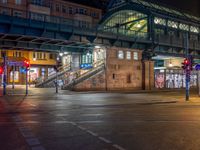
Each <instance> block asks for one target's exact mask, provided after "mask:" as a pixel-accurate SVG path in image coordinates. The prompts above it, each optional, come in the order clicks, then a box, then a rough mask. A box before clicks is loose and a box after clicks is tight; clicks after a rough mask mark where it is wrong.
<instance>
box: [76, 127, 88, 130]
mask: <svg viewBox="0 0 200 150" xmlns="http://www.w3.org/2000/svg"><path fill="white" fill-rule="evenodd" d="M77 127H78V128H79V129H81V130H86V128H84V127H82V126H77Z"/></svg>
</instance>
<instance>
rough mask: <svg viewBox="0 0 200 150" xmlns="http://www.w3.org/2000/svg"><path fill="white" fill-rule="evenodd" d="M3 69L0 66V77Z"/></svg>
mask: <svg viewBox="0 0 200 150" xmlns="http://www.w3.org/2000/svg"><path fill="white" fill-rule="evenodd" d="M3 71H4V70H3V67H2V66H0V75H2V74H3Z"/></svg>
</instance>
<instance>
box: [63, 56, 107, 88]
mask: <svg viewBox="0 0 200 150" xmlns="http://www.w3.org/2000/svg"><path fill="white" fill-rule="evenodd" d="M104 62H105V61H104V60H100V61H98V62H95V63H93V68H91V69H87V67H84V68H82V69H79V70H77V71H75V72H72V73H71V74H69V75H67V77H65V79H64V83H65V82H66V80H69V77H73V78H72V79H71V81H69V82H67V84H64V86H63V87H65V86H66V85H68V84H71V83H73V82H74V81H75V80H77V79H78V78H80V77H83V76H85V75H87V74H88V73H89V72H91V71H94V70H97V69H98V68H99V67H101V66H104V65H105V63H104ZM85 69H86V70H85ZM83 70H84V72H83Z"/></svg>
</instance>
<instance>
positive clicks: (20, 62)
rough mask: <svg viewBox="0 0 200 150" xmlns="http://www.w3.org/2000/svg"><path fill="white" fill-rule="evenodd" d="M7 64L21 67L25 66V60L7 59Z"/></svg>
mask: <svg viewBox="0 0 200 150" xmlns="http://www.w3.org/2000/svg"><path fill="white" fill-rule="evenodd" d="M7 65H8V66H19V67H23V66H24V62H23V61H7Z"/></svg>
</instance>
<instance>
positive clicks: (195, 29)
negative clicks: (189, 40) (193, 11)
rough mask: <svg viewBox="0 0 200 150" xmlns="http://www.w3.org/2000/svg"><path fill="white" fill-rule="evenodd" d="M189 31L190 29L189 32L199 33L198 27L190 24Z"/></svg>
mask: <svg viewBox="0 0 200 150" xmlns="http://www.w3.org/2000/svg"><path fill="white" fill-rule="evenodd" d="M190 31H191V32H194V33H199V28H198V27H194V26H191V27H190Z"/></svg>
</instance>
